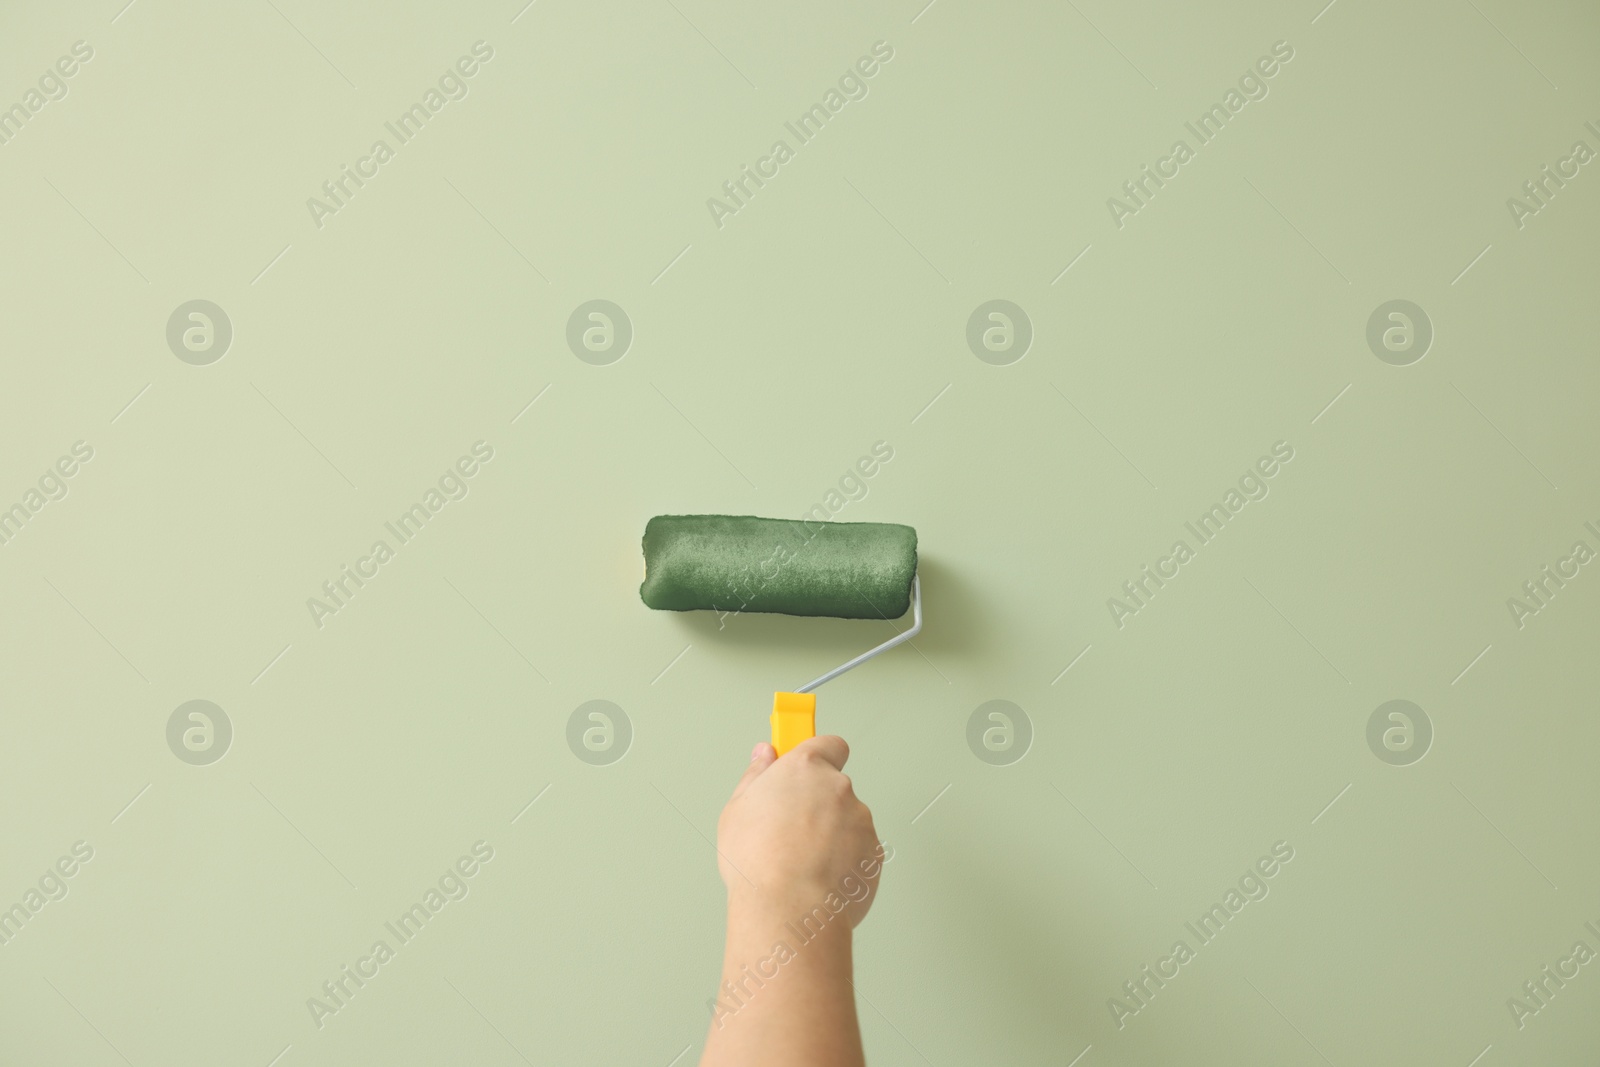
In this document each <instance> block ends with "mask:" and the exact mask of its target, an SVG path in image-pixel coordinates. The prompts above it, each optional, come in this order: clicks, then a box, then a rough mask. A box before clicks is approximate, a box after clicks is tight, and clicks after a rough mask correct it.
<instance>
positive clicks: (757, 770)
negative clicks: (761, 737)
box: [733, 741, 778, 798]
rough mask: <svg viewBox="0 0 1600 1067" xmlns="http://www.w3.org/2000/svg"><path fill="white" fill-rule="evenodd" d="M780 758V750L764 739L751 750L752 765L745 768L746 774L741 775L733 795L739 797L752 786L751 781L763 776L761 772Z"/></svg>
mask: <svg viewBox="0 0 1600 1067" xmlns="http://www.w3.org/2000/svg"><path fill="white" fill-rule="evenodd" d="M777 759H778V751H777V749H775V748H773V747H772V746H771V745H769V744H767V742H765V741H763V742H761V743H760V744H759V745H757V746H756V747H755V748H754V749H752V750H751V752H750V766H748V767H746V768H745V769H744V774H743V775H741V776H740V777H739V782H738V784H737V785H735V786H734V787H733V796H734V797H735V798H737V797H738V796H739V794H740V793H743V792H744V791H745V790H746V789H748V788H749V787H750V783H751V782H753V781H755V780H756V779H757V778H759V777H760V776H761V772H762V771H764V770H766V769H767V768H768V767H770V766H772V765H773V763H775V762H776V761H777Z"/></svg>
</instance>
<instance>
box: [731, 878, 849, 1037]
mask: <svg viewBox="0 0 1600 1067" xmlns="http://www.w3.org/2000/svg"><path fill="white" fill-rule="evenodd" d="M823 917H826V918H825V919H824V918H823ZM700 1063H701V1067H860V1065H862V1064H863V1063H864V1061H863V1059H862V1053H861V1032H860V1028H859V1025H858V1024H857V1021H856V1004H855V987H854V986H853V985H852V984H851V930H850V919H849V916H848V915H846V914H842V913H841V914H837V915H830V914H829V913H828V912H827V910H826V909H818V910H817V911H816V912H814V913H808V912H806V911H804V910H803V908H802V907H799V906H796V907H793V908H788V909H786V908H785V907H784V906H782V905H774V904H772V903H770V902H767V901H761V900H756V899H751V898H748V897H742V896H730V898H729V900H728V938H727V947H726V949H725V951H724V954H723V961H722V984H721V986H719V988H718V990H717V996H716V998H715V1000H714V1002H713V1004H712V1020H711V1031H710V1036H709V1037H708V1038H707V1039H706V1048H705V1054H704V1055H703V1056H702V1057H701V1060H700Z"/></svg>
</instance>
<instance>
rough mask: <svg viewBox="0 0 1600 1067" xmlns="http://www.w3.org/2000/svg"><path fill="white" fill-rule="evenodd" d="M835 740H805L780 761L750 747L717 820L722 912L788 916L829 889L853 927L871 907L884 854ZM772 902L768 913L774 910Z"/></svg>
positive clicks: (846, 752) (765, 748) (846, 754)
mask: <svg viewBox="0 0 1600 1067" xmlns="http://www.w3.org/2000/svg"><path fill="white" fill-rule="evenodd" d="M849 758H850V747H849V746H848V745H846V744H845V742H844V739H843V738H841V737H834V736H831V735H824V736H820V737H812V738H808V739H807V740H805V741H802V742H800V744H798V745H796V746H795V747H794V748H793V749H791V750H790V751H789V752H788V753H787V754H786V755H784V757H783V758H782V759H779V758H778V755H777V753H776V752H775V751H774V750H773V747H772V746H771V745H769V744H766V743H762V744H759V745H757V746H756V748H755V751H754V752H752V753H751V755H750V766H749V767H748V768H746V770H745V772H744V776H743V777H742V778H740V779H739V784H738V785H736V786H735V787H734V790H733V796H732V797H731V798H730V799H729V800H728V803H727V806H726V807H724V808H723V809H722V817H721V818H720V819H719V820H718V821H717V853H718V860H717V865H718V868H719V869H720V871H721V872H722V880H723V882H725V883H726V884H727V886H728V898H729V904H730V909H731V908H732V907H733V906H735V905H741V906H746V907H751V908H754V909H755V910H757V911H761V912H768V913H772V914H779V913H781V914H782V916H783V917H784V918H794V917H796V916H798V915H802V914H805V913H807V912H809V911H810V910H811V909H812V908H815V907H818V906H820V905H823V904H824V902H825V900H826V899H827V897H828V896H829V894H835V895H836V896H837V897H838V898H839V899H842V900H846V901H848V902H849V907H847V908H846V909H845V911H844V912H843V914H844V915H845V916H847V917H848V919H849V923H850V926H851V927H852V928H853V927H855V925H856V924H857V923H859V922H860V921H861V920H862V919H863V918H865V917H866V914H867V909H868V908H869V907H871V906H872V899H873V897H874V896H875V892H874V891H875V890H876V888H877V881H878V877H879V875H880V873H881V871H882V864H881V860H882V859H883V853H882V851H881V849H880V847H879V845H878V834H877V831H876V830H875V829H874V827H873V825H872V812H871V811H869V810H867V806H866V805H865V804H863V803H862V802H861V801H860V800H858V799H857V798H856V794H855V790H854V788H853V787H852V786H851V783H850V779H849V777H848V776H846V775H845V774H844V764H845V761H846V760H848V759H849ZM774 909H776V911H774Z"/></svg>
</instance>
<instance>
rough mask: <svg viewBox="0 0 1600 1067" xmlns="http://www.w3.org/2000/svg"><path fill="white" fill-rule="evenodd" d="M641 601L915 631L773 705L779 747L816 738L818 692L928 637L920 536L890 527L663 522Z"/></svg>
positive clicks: (656, 523)
mask: <svg viewBox="0 0 1600 1067" xmlns="http://www.w3.org/2000/svg"><path fill="white" fill-rule="evenodd" d="M644 568H645V577H644V584H642V585H641V586H640V587H639V597H640V599H642V600H643V601H644V602H645V605H646V606H647V607H651V608H655V609H657V610H661V611H715V612H718V613H719V614H720V615H723V616H726V615H729V614H735V613H739V612H746V611H759V612H773V613H777V614H783V615H803V616H832V617H836V618H841V619H885V620H887V619H897V618H899V617H901V616H902V615H904V614H905V613H906V611H907V610H910V612H911V628H910V629H908V630H905V631H903V632H901V633H899V634H897V635H896V636H894V637H892V638H890V639H889V640H887V641H885V642H884V643H883V644H881V645H879V646H877V647H876V648H873V649H870V650H868V651H866V652H863V653H862V654H861V655H859V656H857V657H856V658H855V659H853V660H851V661H850V662H848V663H845V664H843V665H842V666H839V667H835V668H834V669H833V670H831V671H828V672H827V673H826V674H824V675H822V676H821V677H819V678H816V679H815V680H813V681H810V682H807V683H806V684H805V685H803V686H801V687H800V688H798V689H796V690H795V691H794V692H792V693H783V692H779V693H774V694H773V696H772V747H773V748H775V749H777V751H778V755H780V756H781V755H783V754H784V753H785V752H788V751H789V750H790V749H791V748H793V747H794V746H795V745H797V744H799V743H800V742H801V741H804V740H805V739H806V738H808V737H813V736H815V735H816V711H817V695H816V689H817V687H818V686H820V685H822V683H824V682H827V681H830V680H832V679H834V678H837V677H839V675H841V674H843V673H844V672H845V671H848V670H850V669H851V668H852V667H859V666H860V665H861V664H863V663H865V662H866V661H867V660H869V659H871V658H872V657H874V656H877V655H881V654H882V653H884V652H887V651H889V649H891V648H894V647H895V646H896V645H899V644H903V643H904V642H906V641H909V640H911V638H913V637H915V636H916V635H917V634H918V633H919V632H920V631H921V630H922V588H921V583H920V582H919V581H918V578H917V531H916V530H914V529H912V528H911V527H909V526H901V525H898V524H895V523H883V522H819V521H815V520H811V519H800V520H788V519H761V518H757V517H755V516H753V515H657V516H656V517H655V518H653V519H651V520H650V521H649V522H648V523H647V524H646V525H645V528H644Z"/></svg>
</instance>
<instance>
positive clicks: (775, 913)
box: [728, 885, 853, 946]
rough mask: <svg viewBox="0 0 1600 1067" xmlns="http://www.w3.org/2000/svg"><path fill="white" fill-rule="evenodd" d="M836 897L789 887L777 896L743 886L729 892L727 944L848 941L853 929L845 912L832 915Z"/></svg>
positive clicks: (849, 917)
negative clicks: (830, 901)
mask: <svg viewBox="0 0 1600 1067" xmlns="http://www.w3.org/2000/svg"><path fill="white" fill-rule="evenodd" d="M830 896H831V897H832V899H833V901H834V902H837V901H838V900H839V897H838V895H837V894H829V893H828V892H826V891H825V890H816V891H808V890H806V889H805V888H802V887H788V888H786V890H785V891H783V892H780V893H773V892H768V891H766V890H762V889H756V888H753V887H752V886H749V885H742V886H740V887H738V888H732V889H730V890H729V891H728V940H729V943H730V944H732V943H733V942H734V941H735V940H736V939H737V940H739V941H750V942H752V943H756V944H760V945H763V946H766V945H770V944H771V943H772V942H773V941H785V942H787V943H789V944H791V945H792V944H795V943H797V942H798V943H809V942H811V941H815V940H818V939H820V938H826V939H827V940H830V941H832V940H835V939H837V938H841V937H842V938H844V939H845V940H847V941H848V940H849V938H850V931H851V928H852V926H853V923H852V922H851V918H852V916H850V915H849V914H848V909H844V910H840V911H837V912H836V911H833V910H831V909H830V908H829V907H828V900H829V897H830Z"/></svg>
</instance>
